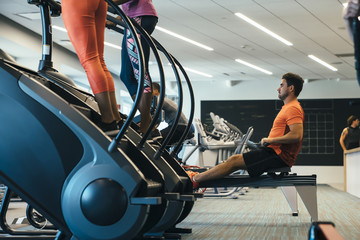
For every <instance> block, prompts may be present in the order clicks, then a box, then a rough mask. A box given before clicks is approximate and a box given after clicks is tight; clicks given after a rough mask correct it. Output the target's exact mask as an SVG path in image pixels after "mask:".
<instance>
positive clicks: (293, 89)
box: [289, 85, 295, 93]
mask: <svg viewBox="0 0 360 240" xmlns="http://www.w3.org/2000/svg"><path fill="white" fill-rule="evenodd" d="M289 88H290V91H291V92H294V93H295V87H294V85H291V86H289Z"/></svg>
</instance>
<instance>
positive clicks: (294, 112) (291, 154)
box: [268, 100, 305, 167]
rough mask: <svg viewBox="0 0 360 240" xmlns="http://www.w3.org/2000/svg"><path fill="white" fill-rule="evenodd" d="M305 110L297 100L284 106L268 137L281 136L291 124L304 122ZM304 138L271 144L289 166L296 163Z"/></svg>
mask: <svg viewBox="0 0 360 240" xmlns="http://www.w3.org/2000/svg"><path fill="white" fill-rule="evenodd" d="M304 117H305V115H304V110H303V109H302V107H301V105H300V103H299V102H298V101H297V100H295V101H291V102H289V103H288V104H285V105H284V106H282V108H281V110H280V112H279V113H278V115H277V116H276V118H275V120H274V123H273V126H272V128H271V131H270V134H269V137H268V138H274V137H281V136H284V135H285V134H287V133H288V132H289V131H290V128H289V126H290V125H291V124H294V123H302V124H304ZM302 142H303V140H302V139H301V141H300V142H297V143H289V144H280V143H273V144H271V145H269V147H271V148H272V149H274V151H275V152H276V153H277V155H278V156H279V157H280V158H281V159H282V160H283V161H284V162H285V163H286V164H287V165H288V166H289V167H292V166H293V165H294V164H295V159H296V157H297V155H298V154H299V152H300V149H301V145H302Z"/></svg>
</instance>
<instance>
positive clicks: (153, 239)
mask: <svg viewBox="0 0 360 240" xmlns="http://www.w3.org/2000/svg"><path fill="white" fill-rule="evenodd" d="M136 239H139V240H140V239H141V240H165V237H164V236H148V235H145V236H144V237H142V238H135V240H136Z"/></svg>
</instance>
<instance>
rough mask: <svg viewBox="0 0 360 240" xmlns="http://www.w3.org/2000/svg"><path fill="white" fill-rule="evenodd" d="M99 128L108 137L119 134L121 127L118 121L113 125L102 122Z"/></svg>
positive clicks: (112, 123)
mask: <svg viewBox="0 0 360 240" xmlns="http://www.w3.org/2000/svg"><path fill="white" fill-rule="evenodd" d="M98 127H99V128H101V130H102V131H103V132H104V133H105V134H106V135H108V136H115V135H116V134H118V132H119V127H118V124H117V122H116V121H113V122H111V123H104V122H102V121H100V122H99V123H98Z"/></svg>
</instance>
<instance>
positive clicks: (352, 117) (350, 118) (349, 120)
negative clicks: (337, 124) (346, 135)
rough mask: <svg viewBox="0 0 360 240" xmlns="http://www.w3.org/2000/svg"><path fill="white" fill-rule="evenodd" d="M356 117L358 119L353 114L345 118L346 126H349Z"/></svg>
mask: <svg viewBox="0 0 360 240" xmlns="http://www.w3.org/2000/svg"><path fill="white" fill-rule="evenodd" d="M357 119H359V118H358V117H356V116H354V115H351V116H350V117H349V118H348V119H347V121H346V122H347V125H348V126H351V124H352V123H353V122H354V121H355V120H357Z"/></svg>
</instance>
